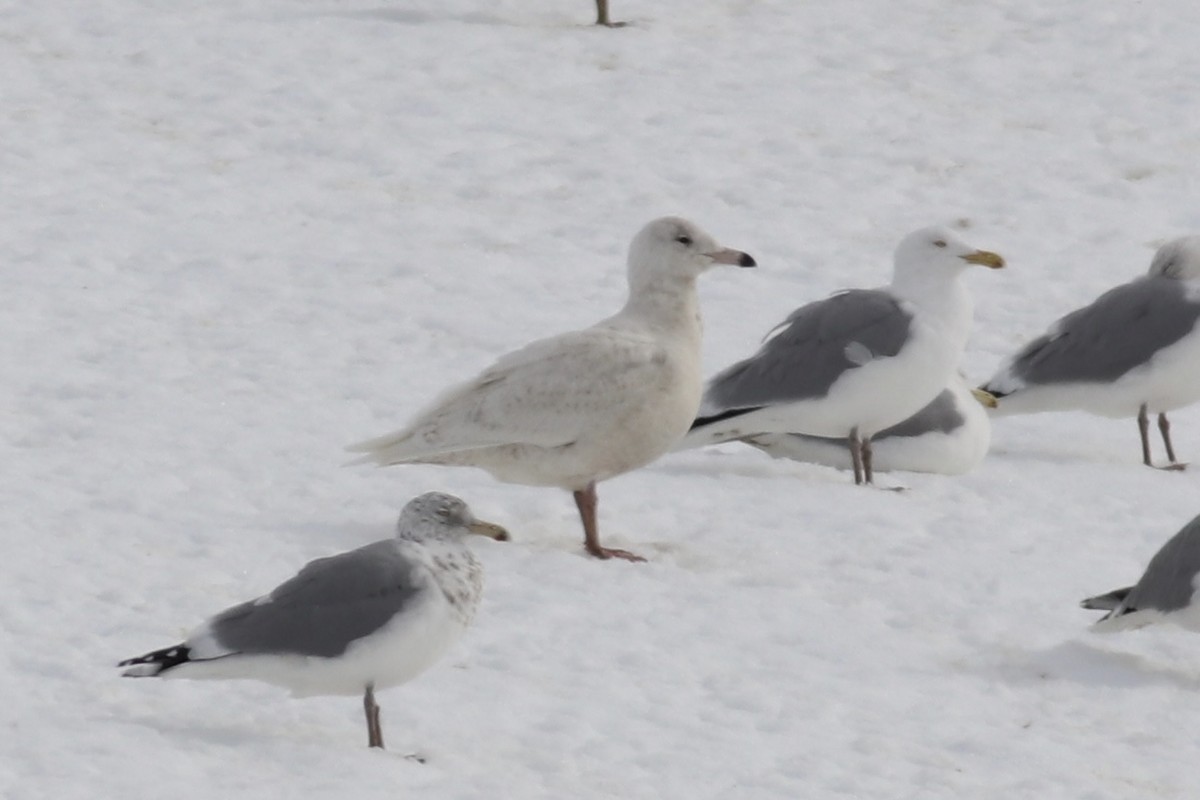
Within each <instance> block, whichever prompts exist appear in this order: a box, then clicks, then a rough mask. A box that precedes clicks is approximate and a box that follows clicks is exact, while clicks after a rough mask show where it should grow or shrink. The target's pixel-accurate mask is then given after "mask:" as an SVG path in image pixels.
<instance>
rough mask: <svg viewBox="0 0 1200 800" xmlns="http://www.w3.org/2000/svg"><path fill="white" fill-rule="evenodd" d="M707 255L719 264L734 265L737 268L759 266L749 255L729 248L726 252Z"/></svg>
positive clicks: (719, 251)
mask: <svg viewBox="0 0 1200 800" xmlns="http://www.w3.org/2000/svg"><path fill="white" fill-rule="evenodd" d="M705 255H706V256H708V257H709V258H711V259H712V260H713V261H716V262H717V263H718V264H732V265H733V266H735V267H757V266H758V262H757V261H755V260H754V258H753V257H752V256H751V255H750V254H749V253H743V252H742V251H741V250H730V249H729V248H728V247H727V248H725V249H724V250H718V251H717V252H715V253H705Z"/></svg>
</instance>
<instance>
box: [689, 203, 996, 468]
mask: <svg viewBox="0 0 1200 800" xmlns="http://www.w3.org/2000/svg"><path fill="white" fill-rule="evenodd" d="M972 264H979V265H982V266H985V267H990V268H993V269H996V268H999V267H1002V266H1004V260H1003V259H1002V258H1001V257H1000V256H998V255H996V254H995V253H990V252H987V251H985V250H976V249H975V248H973V247H970V246H969V245H967V244H966V243H965V242H963V241H962V240H961V239H959V238H958V237H957V236H956V235H954V234H953V233H951V232H950V231H949V230H947V229H946V228H941V227H934V228H924V229H921V230H919V231H916V232H914V233H911V234H909V235H908V236H906V237H905V238H904V239H903V240H902V241H901V242H900V245H899V246H898V247H897V248H896V254H895V266H894V272H893V276H892V282H891V284H890V285H888V286H886V287H884V288H882V289H850V290H847V291H845V292H841V293H839V294H835V295H833V296H832V297H829V298H827V299H825V300H818V301H816V302H814V303H809V304H808V305H805V306H801V307H800V308H799V309H797V310H796V311H794V312H792V314H791V315H790V316H789V317H788V318H787V319H786V320H784V321H783V323H781V324H780V325H779V326H778V327H777V328H776V329H775V331H773V332H772V334H768V338H767V340H766V342H765V343H764V344H763V346H762V348H761V349H759V351H758V352H757V353H756V354H754V355H753V356H751V357H750V358H748V359H746V360H745V361H741V362H739V363H737V364H734V365H733V366H731V367H729V368H728V369H726V370H724V371H723V372H721V373H719V374H718V375H716V377H714V378H713V379H712V380H711V381H710V382H709V384H708V388H707V390H706V391H705V394H704V400H703V402H702V404H701V407H700V414H699V416H698V417H697V419H696V421H695V422H694V423H693V425H692V429H691V431H690V432H689V433H688V435H687V437H686V438H685V439H684V440H683V442H681V443H680V445H679V446H678V447H677V448H676V449H683V448H687V447H697V446H700V445H705V444H715V443H718V442H724V441H730V440H732V439H745V438H748V437H756V436H759V435H762V434H772V433H806V434H811V435H815V436H826V437H836V438H839V439H842V440H843V441H845V442H846V443H847V444H848V446H849V451H850V459H851V462H852V465H853V468H854V482H855V483H860V484H861V483H864V482H865V483H872V482H873V470H874V464H873V453H872V448H871V439H872V437H873V436H875V435H876V434H877V433H879V432H880V431H883V430H885V429H887V428H888V427H890V426H892V425H895V424H897V423H899V422H900V421H902V420H904V419H906V418H908V417H910V416H912V415H913V414H915V413H917V412H918V411H919V410H920V409H921V408H922V407H924V406H925V405H926V404H927V403H929V402H930V401H931V400H933V398H934V397H936V396H937V394H938V393H939V392H940V391H941V390H942V389H944V388H945V387H946V385H947V383H948V382H949V380H950V377H951V376H952V375H953V374H954V372H955V369H956V368H957V366H958V362H959V360H960V358H961V356H962V354H963V349H964V347H965V346H966V341H967V335H968V333H969V332H970V327H971V311H972V308H971V298H970V295H969V294H968V293H967V290H966V287H965V286H963V285H962V282H961V281H960V280H959V276H960V275H961V274H962V272H963V271H964V270H965V269H966V268H967V267H968V266H970V265H972Z"/></svg>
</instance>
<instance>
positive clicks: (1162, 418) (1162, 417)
mask: <svg viewBox="0 0 1200 800" xmlns="http://www.w3.org/2000/svg"><path fill="white" fill-rule="evenodd" d="M1158 432H1159V433H1161V434H1162V440H1163V444H1164V445H1165V446H1166V448H1167V460H1168V461H1170V462H1171V463H1170V464H1168V465H1167V466H1165V467H1162V469H1169V470H1182V469H1184V468H1185V467H1187V464H1180V463H1179V462H1178V461H1176V460H1175V448H1174V447H1172V446H1171V421H1170V420H1169V419H1167V415H1166V412H1163V413H1161V414H1159V415H1158Z"/></svg>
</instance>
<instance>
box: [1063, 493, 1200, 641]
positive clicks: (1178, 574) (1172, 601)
mask: <svg viewBox="0 0 1200 800" xmlns="http://www.w3.org/2000/svg"><path fill="white" fill-rule="evenodd" d="M1197 576H1200V517H1196V518H1195V519H1193V520H1192V521H1191V522H1189V523H1188V524H1187V525H1185V526H1183V529H1182V530H1180V531H1179V532H1178V533H1176V534H1175V535H1174V536H1172V537H1171V538H1170V539H1168V540H1167V543H1166V544H1164V545H1163V546H1162V548H1161V549H1160V550H1159V551H1158V552H1157V553H1155V554H1154V558H1152V559H1150V564H1149V565H1148V566H1147V567H1146V572H1145V573H1144V574H1143V575H1142V577H1141V579H1140V580H1139V581H1138V582H1137V585H1135V586H1126V587H1125V588H1124V589H1116V590H1114V591H1111V592H1109V593H1108V594H1102V595H1097V596H1096V597H1089V598H1087V599H1086V600H1084V601H1082V603H1081V604H1080V605H1082V606H1083V607H1084V608H1087V609H1092V610H1095V611H1107V612H1108V613H1107V614H1105V615H1104V616H1103V617H1101V618H1100V619H1098V620H1097V621H1096V622H1095V623H1094V624H1093V625H1092V628H1093V629H1094V630H1096V631H1099V632H1101V633H1111V632H1113V631H1122V630H1130V629H1133V628H1140V627H1142V626H1144V625H1150V624H1153V623H1155V622H1172V623H1174V624H1176V625H1179V626H1181V627H1184V628H1187V629H1189V630H1193V631H1197V632H1200V602H1197V598H1196V578H1197Z"/></svg>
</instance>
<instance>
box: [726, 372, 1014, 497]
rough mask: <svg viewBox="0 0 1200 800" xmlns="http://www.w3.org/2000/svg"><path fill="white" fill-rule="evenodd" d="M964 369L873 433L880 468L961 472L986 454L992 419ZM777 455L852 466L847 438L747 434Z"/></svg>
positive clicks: (756, 444) (984, 399) (987, 401)
mask: <svg viewBox="0 0 1200 800" xmlns="http://www.w3.org/2000/svg"><path fill="white" fill-rule="evenodd" d="M976 393H978V394H983V393H982V392H979V390H978V389H971V388H970V387H969V386H968V385H967V382H966V381H965V380H963V378H962V376H961V375H958V374H955V375H954V377H952V378H951V379H950V385H949V386H947V387H946V388H945V389H943V390H942V391H941V393H940V394H938V396H937V397H935V398H933V400H931V401H930V402H929V404H928V405H926V406H925V407H924V408H922V409H921V410H920V411H918V412H917V413H916V414H913V415H912V416H911V417H909V418H907V419H905V420H903V421H902V422H898V423H896V424H895V425H893V426H891V427H890V428H885V429H884V430H882V431H880V432H879V433H877V434H875V435H874V436H872V437H871V453H872V461H873V465H874V468H875V469H876V470H878V471H881V472H888V471H891V470H906V471H910V472H932V473H938V474H942V475H961V474H963V473H965V472H970V471H971V470H972V469H974V468H975V466H976V465H977V464H979V462H980V461H981V460H982V459H983V457H984V456H985V455H986V454H987V451H988V445H989V444H990V443H991V439H992V427H991V422H990V421H989V420H988V415H987V411H985V410H984V405H994V401H991V400H990V399H989V398H988V396H986V395H984V396H983V397H979V396H978V395H977V394H976ZM742 441H744V442H745V443H746V444H749V445H752V446H754V447H757V448H758V449H759V450H762V451H763V452H765V453H767V454H768V455H770V456H772V457H773V458H790V459H792V460H794V461H806V462H810V463H813V464H824V465H826V466H830V467H837V468H838V469H850V468H851V466H852V464H851V461H850V453H849V451H848V450H847V449H846V440H845V439H839V438H834V437H831V436H811V435H809V434H805V433H762V434H759V435H757V436H749V437H746V438H745V439H743V440H742Z"/></svg>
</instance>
